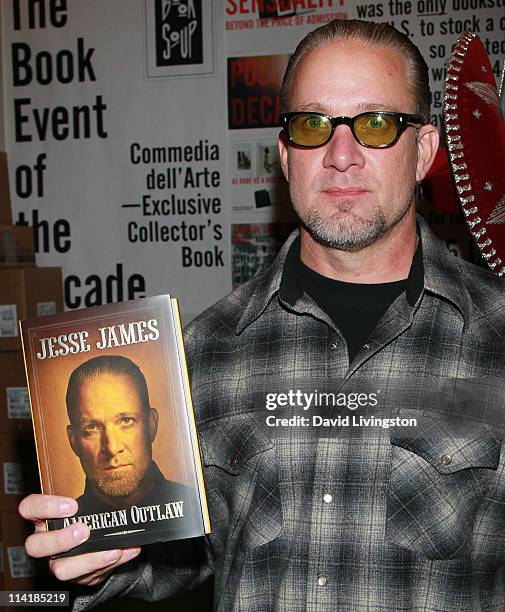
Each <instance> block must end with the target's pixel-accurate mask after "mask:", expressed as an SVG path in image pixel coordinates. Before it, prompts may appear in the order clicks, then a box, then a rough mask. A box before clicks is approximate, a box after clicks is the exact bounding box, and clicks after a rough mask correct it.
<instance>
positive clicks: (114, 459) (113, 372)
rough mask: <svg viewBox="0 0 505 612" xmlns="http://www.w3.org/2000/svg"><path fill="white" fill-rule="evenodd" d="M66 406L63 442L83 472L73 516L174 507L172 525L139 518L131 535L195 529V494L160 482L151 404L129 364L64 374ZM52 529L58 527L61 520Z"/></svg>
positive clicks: (104, 361) (101, 362)
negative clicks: (143, 530)
mask: <svg viewBox="0 0 505 612" xmlns="http://www.w3.org/2000/svg"><path fill="white" fill-rule="evenodd" d="M66 403H67V413H68V418H69V421H70V424H69V425H68V426H67V435H68V439H69V442H70V446H71V447H72V450H73V451H74V453H75V454H76V455H77V457H78V458H79V461H80V462H81V466H82V469H83V471H84V473H85V474H86V485H85V490H84V493H83V494H82V495H81V496H80V497H79V498H78V499H77V503H78V506H79V511H78V514H77V516H83V515H93V514H96V513H102V512H108V511H110V510H120V509H127V508H131V507H132V506H134V505H135V506H137V507H142V506H151V505H156V504H159V503H176V504H178V505H177V507H176V509H177V512H176V515H175V516H174V518H176V519H177V520H175V521H173V522H172V521H166V520H161V521H150V520H148V521H146V522H142V521H141V520H139V521H138V522H137V523H136V524H135V527H136V530H137V532H138V530H139V529H140V528H142V527H145V528H146V529H148V531H149V532H152V531H154V530H157V529H163V530H164V531H167V532H168V531H170V533H174V534H175V533H177V534H179V535H181V537H182V534H183V532H186V531H188V533H190V531H191V528H192V527H194V528H195V531H199V529H196V525H198V516H199V503H198V499H197V496H196V493H195V491H193V490H191V489H190V488H189V487H186V486H185V485H182V484H180V483H177V482H173V481H170V480H166V479H165V478H164V476H163V475H162V473H161V471H160V469H159V468H158V466H157V465H156V463H155V462H154V461H153V456H152V443H153V441H154V438H155V437H156V432H157V429H158V412H157V410H156V409H155V408H152V407H151V405H150V401H149V393H148V389H147V384H146V380H145V378H144V375H143V373H142V371H141V370H140V368H139V367H138V366H137V365H136V364H135V363H133V361H131V360H130V359H128V358H127V357H123V356H121V355H102V356H100V357H94V358H92V359H89V360H88V361H85V362H84V363H82V364H81V365H80V366H78V367H77V368H76V369H75V370H74V371H73V372H72V374H71V375H70V378H69V382H68V387H67V395H66ZM181 502H182V503H181ZM179 513H180V514H181V516H179ZM139 516H140V515H139ZM192 523H195V525H193V524H192ZM54 526H58V527H61V526H62V524H61V521H60V523H59V524H58V523H56V522H55V523H54ZM114 532H117V527H115V526H111V527H110V528H102V529H100V531H99V532H97V533H98V535H99V536H103V535H108V534H109V533H114ZM153 537H156V536H153Z"/></svg>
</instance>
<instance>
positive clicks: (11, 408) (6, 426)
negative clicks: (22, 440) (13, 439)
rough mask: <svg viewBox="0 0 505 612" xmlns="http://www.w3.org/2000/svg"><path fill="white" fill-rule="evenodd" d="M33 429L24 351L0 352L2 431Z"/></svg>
mask: <svg viewBox="0 0 505 612" xmlns="http://www.w3.org/2000/svg"><path fill="white" fill-rule="evenodd" d="M17 431H25V432H31V431H32V415H31V410H30V401H29V397H28V387H27V386H26V374H25V365H24V360H23V353H20V352H19V353H18V352H16V353H14V352H12V353H11V352H9V353H0V433H15V432H17Z"/></svg>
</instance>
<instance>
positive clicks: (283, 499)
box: [75, 220, 505, 612]
mask: <svg viewBox="0 0 505 612" xmlns="http://www.w3.org/2000/svg"><path fill="white" fill-rule="evenodd" d="M419 226H420V235H421V238H422V258H423V267H424V282H423V287H421V288H420V291H419V295H418V296H417V299H416V301H415V303H409V301H408V300H407V298H406V295H405V294H402V295H401V296H399V297H398V298H397V299H396V301H395V302H394V303H393V304H392V305H391V307H390V308H389V309H388V311H387V312H386V313H385V315H384V316H383V318H382V319H381V321H380V322H379V324H378V326H377V327H376V329H375V330H374V332H373V333H372V335H371V336H370V338H369V340H368V342H367V344H366V345H365V346H364V347H363V349H362V350H361V351H360V352H359V353H358V354H357V356H356V358H355V359H354V361H353V362H352V363H351V364H350V365H349V363H348V357H347V351H346V346H345V342H344V340H343V338H342V336H341V335H340V333H339V332H338V330H337V329H336V328H335V326H334V324H333V323H332V321H331V320H330V319H329V318H328V317H327V316H326V315H325V313H323V312H322V311H321V310H320V309H319V308H318V306H317V305H316V304H315V303H314V302H313V301H312V300H311V299H310V298H309V297H308V296H306V295H302V296H301V297H299V298H298V299H297V300H296V301H295V303H294V304H290V303H287V302H286V300H285V299H283V296H282V291H279V290H280V287H281V280H282V276H283V270H284V263H285V259H286V256H287V253H288V251H289V248H290V245H291V244H292V243H293V241H294V240H295V238H296V235H292V236H291V237H290V238H289V239H288V241H287V243H286V244H285V245H284V247H283V249H282V250H281V252H280V254H279V256H278V258H277V260H276V261H275V262H274V264H273V265H272V266H271V267H270V268H269V269H268V270H266V271H264V272H262V273H260V274H259V275H257V276H256V278H254V279H253V280H252V281H250V282H249V283H247V284H245V285H243V286H242V287H240V288H239V289H237V290H236V291H234V292H233V293H231V294H230V295H229V296H227V297H225V298H224V299H223V300H221V301H220V302H219V303H218V304H216V305H214V306H213V307H211V308H210V309H209V310H207V311H206V312H205V313H203V314H202V315H201V316H200V317H198V318H197V319H196V320H195V321H193V322H192V323H191V324H190V325H189V327H188V328H187V330H186V348H187V353H188V363H189V367H190V375H191V380H192V392H193V401H194V406H195V411H196V417H197V425H198V431H199V438H200V443H201V449H202V456H203V463H204V475H205V481H206V487H207V496H208V503H209V508H210V515H211V522H212V529H213V531H212V534H211V535H210V536H209V537H207V538H200V539H195V540H191V541H189V540H188V541H181V542H175V543H170V544H162V545H155V546H151V547H146V548H145V550H144V551H143V553H142V555H141V557H139V558H138V559H136V560H135V561H133V562H131V563H130V564H129V565H127V566H126V567H124V568H122V569H120V570H118V571H117V572H116V573H115V574H114V575H113V576H112V577H111V578H110V579H109V580H108V582H107V583H106V584H105V585H104V586H103V587H102V588H101V589H100V590H98V591H97V592H96V593H94V594H93V595H87V596H81V597H79V598H78V599H77V600H76V602H75V607H76V608H77V609H80V608H81V607H86V606H92V605H95V604H97V603H101V602H103V601H105V600H106V599H108V598H109V597H113V596H116V595H134V596H137V597H141V598H144V599H147V600H157V599H162V598H165V597H168V596H169V595H171V594H173V593H175V592H177V591H179V590H181V589H188V588H191V587H193V586H195V585H196V584H198V583H200V582H201V581H203V580H204V579H206V578H207V577H208V576H210V575H212V574H213V575H214V576H215V602H214V607H215V609H216V610H219V611H222V612H229V611H232V610H233V611H247V612H249V611H252V610H254V611H255V612H263V611H264V612H267V611H273V610H282V611H286V612H302V611H305V610H308V611H311V612H316V611H317V612H320V611H321V610H324V611H335V610H338V611H342V612H347V611H348V612H358V611H367V612H378V611H381V610H388V611H395V612H398V611H401V610H405V611H407V610H408V611H441V612H442V611H443V612H452V611H454V612H456V611H458V612H461V611H463V610H465V611H466V610H468V611H470V610H472V611H477V610H486V611H491V610H493V611H499V610H500V611H503V610H505V474H504V469H505V454H504V453H503V452H502V453H501V458H500V451H501V442H502V441H501V434H500V429H499V428H498V429H496V428H490V427H487V426H486V425H485V424H484V423H482V424H481V423H480V422H479V419H478V418H477V419H474V420H472V421H469V423H468V426H465V424H464V423H463V427H460V428H456V429H454V430H453V429H452V428H451V426H450V424H448V422H447V421H445V420H444V415H443V411H441V412H440V419H438V420H437V419H435V421H434V425H433V426H432V427H431V429H429V430H428V431H427V432H425V434H424V435H423V436H421V437H417V438H416V437H415V436H412V437H408V436H401V435H397V434H396V432H395V431H394V429H385V430H381V431H380V432H379V433H377V435H373V436H368V437H367V438H364V437H363V436H361V435H359V434H358V435H354V436H350V435H349V436H336V435H329V434H328V435H326V434H324V433H321V434H319V436H312V437H311V436H310V435H303V434H300V435H296V433H292V434H291V433H289V432H288V433H286V432H285V433H284V435H278V434H277V432H269V431H268V430H267V428H262V427H259V426H258V421H257V420H256V416H255V415H254V406H255V404H254V402H255V397H254V394H255V391H263V392H265V391H280V390H285V391H286V390H288V389H297V388H299V387H300V381H305V382H308V383H310V385H311V386H312V387H313V388H314V389H317V388H319V389H322V388H328V387H329V386H331V385H333V384H335V385H339V388H340V389H347V390H351V389H354V390H356V385H357V384H358V383H357V381H358V380H368V381H381V384H383V383H384V381H386V382H387V381H388V380H389V381H393V383H394V384H392V387H391V388H393V389H394V388H395V385H398V384H400V387H401V388H398V394H399V396H401V397H402V398H404V397H405V396H406V395H408V394H409V393H411V394H412V397H414V396H415V395H416V393H418V392H422V391H423V389H425V388H426V387H427V386H431V385H432V384H433V381H437V380H438V381H443V380H444V379H445V380H452V379H454V380H460V379H462V380H476V381H479V382H480V383H481V384H483V385H484V387H485V386H486V385H487V384H488V383H489V384H490V385H492V384H494V383H495V382H496V381H498V382H499V381H500V380H501V379H502V378H503V373H504V372H505V343H504V328H505V285H504V284H503V280H501V279H498V278H496V277H494V276H493V275H491V274H490V273H488V272H487V271H485V270H481V269H479V268H476V267H475V266H472V265H471V264H468V263H466V262H464V261H462V260H461V259H458V258H456V257H454V256H453V255H451V254H450V253H448V252H447V250H446V249H445V246H444V245H442V244H441V243H439V242H438V241H437V240H436V239H435V238H434V237H433V236H432V234H431V232H430V230H429V229H428V228H427V226H426V224H425V223H424V222H423V221H422V220H420V221H419ZM385 384H386V383H385ZM435 385H436V383H435ZM358 390H359V389H358ZM402 401H403V399H402ZM407 413H408V410H406V412H405V414H407ZM498 414H499V415H501V414H502V408H501V406H499V411H498ZM443 456H445V459H444V460H441V457H443ZM447 456H449V457H450V462H449V461H448V460H447Z"/></svg>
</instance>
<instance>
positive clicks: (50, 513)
mask: <svg viewBox="0 0 505 612" xmlns="http://www.w3.org/2000/svg"><path fill="white" fill-rule="evenodd" d="M77 509H78V505H77V502H76V501H75V499H72V498H71V497H60V496H57V495H40V494H32V495H29V496H28V497H25V498H24V499H23V500H21V503H20V504H19V514H20V515H21V516H22V517H23V518H25V519H27V520H29V521H33V522H40V521H43V520H46V519H58V518H64V517H66V516H73V515H74V514H75V513H76V512H77Z"/></svg>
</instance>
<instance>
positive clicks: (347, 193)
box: [323, 187, 368, 197]
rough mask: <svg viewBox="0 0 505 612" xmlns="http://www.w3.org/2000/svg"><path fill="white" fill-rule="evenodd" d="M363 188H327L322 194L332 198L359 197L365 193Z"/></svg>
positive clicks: (365, 190)
mask: <svg viewBox="0 0 505 612" xmlns="http://www.w3.org/2000/svg"><path fill="white" fill-rule="evenodd" d="M367 192H368V190H367V189H364V188H363V187H328V188H327V189H324V190H323V193H325V194H327V195H329V196H332V197H359V196H362V195H364V194H365V193H367Z"/></svg>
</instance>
